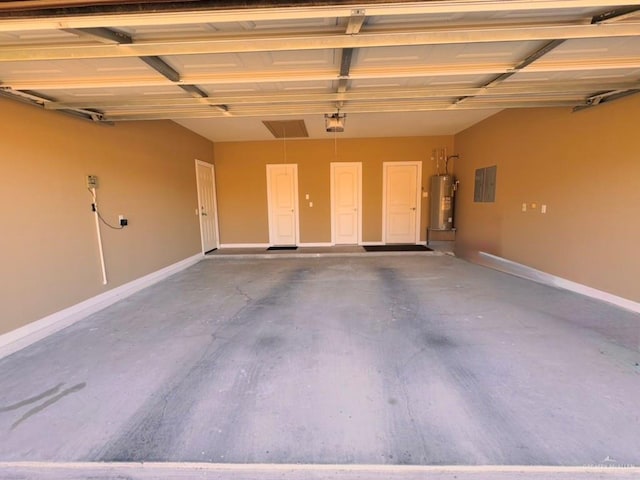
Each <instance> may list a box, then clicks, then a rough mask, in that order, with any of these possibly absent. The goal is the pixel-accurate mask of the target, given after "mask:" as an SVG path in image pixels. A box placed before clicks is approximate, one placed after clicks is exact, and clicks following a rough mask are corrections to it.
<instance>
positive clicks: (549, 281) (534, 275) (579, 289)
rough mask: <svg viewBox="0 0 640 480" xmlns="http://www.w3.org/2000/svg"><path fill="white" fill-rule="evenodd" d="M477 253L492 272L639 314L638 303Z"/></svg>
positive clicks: (639, 304) (496, 257)
mask: <svg viewBox="0 0 640 480" xmlns="http://www.w3.org/2000/svg"><path fill="white" fill-rule="evenodd" d="M478 253H479V256H480V259H479V260H480V261H479V263H480V264H481V265H484V266H486V267H490V268H493V269H494V270H500V271H501V272H505V273H509V274H511V275H515V276H516V277H522V278H526V279H527V280H532V281H534V282H538V283H543V284H545V285H550V286H552V287H558V288H562V289H564V290H570V291H572V292H575V293H579V294H581V295H586V296H587V297H591V298H595V299H596V300H601V301H603V302H607V303H611V304H613V305H616V306H618V307H621V308H624V309H626V310H631V311H632V312H636V313H640V303H638V302H634V301H633V300H629V299H628V298H623V297H618V296H617V295H613V294H611V293H607V292H603V291H602V290H598V289H596V288H592V287H589V286H587V285H583V284H581V283H577V282H572V281H571V280H567V279H566V278H562V277H556V276H555V275H551V274H550V273H546V272H543V271H541V270H536V269H535V268H531V267H527V266H526V265H522V264H521V263H517V262H513V261H511V260H507V259H506V258H502V257H498V256H496V255H492V254H490V253H486V252H478Z"/></svg>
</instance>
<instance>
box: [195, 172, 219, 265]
mask: <svg viewBox="0 0 640 480" xmlns="http://www.w3.org/2000/svg"><path fill="white" fill-rule="evenodd" d="M196 182H197V185H198V214H199V216H200V239H201V241H202V251H203V252H208V251H210V250H213V249H215V248H218V209H217V205H216V181H215V172H214V169H213V165H211V164H210V163H205V162H201V161H200V160H196Z"/></svg>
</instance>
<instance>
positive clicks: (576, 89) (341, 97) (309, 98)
mask: <svg viewBox="0 0 640 480" xmlns="http://www.w3.org/2000/svg"><path fill="white" fill-rule="evenodd" d="M633 88H640V82H638V81H636V82H604V83H603V82H593V81H590V82H556V83H552V82H538V83H532V84H526V85H520V84H515V85H508V84H502V85H500V86H496V87H493V88H482V87H480V88H475V87H431V88H414V89H395V88H394V89H366V90H353V91H349V92H345V93H317V92H305V93H277V94H276V93H274V94H260V95H228V94H227V95H224V94H223V95H214V96H211V97H206V98H193V97H180V98H142V99H141V98H124V99H120V100H100V99H98V100H95V101H83V102H54V101H51V102H48V103H46V104H45V108H46V109H49V110H59V109H64V108H96V109H100V110H108V109H110V108H130V107H145V106H147V107H152V106H158V107H163V106H193V105H202V104H203V103H206V104H231V105H243V104H247V105H257V104H275V103H292V104H295V103H300V102H305V103H313V102H337V101H357V100H375V99H378V100H384V99H387V100H390V99H427V98H431V99H433V98H455V97H460V96H476V95H489V96H491V97H496V96H517V95H528V96H535V95H540V94H552V93H557V94H571V95H584V94H587V93H591V92H593V91H595V90H598V89H600V90H608V91H610V90H618V91H619V90H629V89H633ZM203 93H204V92H203Z"/></svg>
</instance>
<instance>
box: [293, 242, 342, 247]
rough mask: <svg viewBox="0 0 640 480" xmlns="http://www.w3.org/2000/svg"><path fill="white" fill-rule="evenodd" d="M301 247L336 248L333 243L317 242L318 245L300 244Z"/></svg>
mask: <svg viewBox="0 0 640 480" xmlns="http://www.w3.org/2000/svg"><path fill="white" fill-rule="evenodd" d="M298 246H299V247H334V246H335V245H334V244H333V243H331V242H316V243H299V244H298Z"/></svg>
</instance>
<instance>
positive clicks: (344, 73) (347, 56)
mask: <svg viewBox="0 0 640 480" xmlns="http://www.w3.org/2000/svg"><path fill="white" fill-rule="evenodd" d="M352 59H353V48H344V49H342V57H341V59H340V74H339V76H340V77H341V78H346V77H348V76H349V71H350V70H351V60H352Z"/></svg>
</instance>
